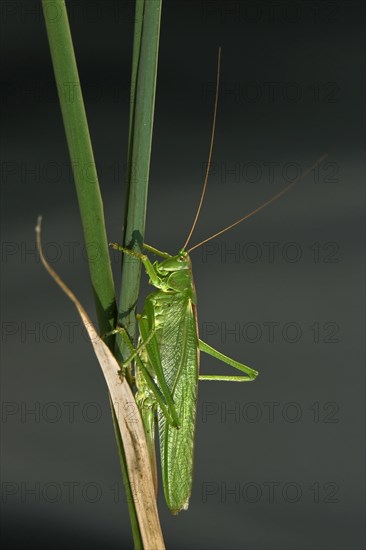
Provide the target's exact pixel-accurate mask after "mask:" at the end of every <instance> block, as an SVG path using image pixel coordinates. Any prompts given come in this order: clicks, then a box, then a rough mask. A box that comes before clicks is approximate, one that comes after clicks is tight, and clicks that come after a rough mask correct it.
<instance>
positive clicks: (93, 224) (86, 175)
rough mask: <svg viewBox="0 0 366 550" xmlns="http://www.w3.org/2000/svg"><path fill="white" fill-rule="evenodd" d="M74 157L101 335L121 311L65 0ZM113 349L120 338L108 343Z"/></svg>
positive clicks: (55, 11) (63, 88) (57, 26)
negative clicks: (117, 301)
mask: <svg viewBox="0 0 366 550" xmlns="http://www.w3.org/2000/svg"><path fill="white" fill-rule="evenodd" d="M42 7H43V13H44V18H45V23H46V28H47V35H48V41H49V45H50V50H51V56H52V63H53V68H54V73H55V79H56V84H57V89H58V94H59V100H60V105H61V111H62V117H63V122H64V127H65V132H66V138H67V143H68V148H69V154H70V158H71V163H72V167H73V174H74V180H75V186H76V191H77V196H78V202H79V208H80V215H81V220H82V225H83V231H84V239H85V244H86V248H87V251H88V265H89V272H90V277H91V281H92V287H93V294H94V300H95V306H96V312H97V317H98V324H99V330H100V332H101V334H106V333H108V332H110V331H111V330H112V329H114V328H115V326H116V321H117V308H116V303H115V293H114V284H113V278H112V270H111V265H110V258H109V250H108V242H107V235H106V230H105V220H104V212H103V203H102V198H101V194H100V189H99V182H98V175H97V171H96V165H95V161H94V155H93V149H92V145H91V140H90V135H89V128H88V123H87V118H86V113H85V108H84V102H83V96H82V91H81V86H80V80H79V74H78V69H77V65H76V59H75V54H74V48H73V44H72V38H71V32H70V27H69V21H68V16H67V10H66V5H65V2H64V0H52V2H50V1H47V0H42ZM106 343H107V345H108V346H109V347H110V348H111V349H112V348H113V345H114V338H113V337H109V338H108V339H106ZM111 407H112V418H113V425H114V430H115V434H116V440H117V446H118V450H119V457H120V463H121V470H122V476H123V481H124V486H125V490H126V496H127V503H128V508H129V513H130V520H131V527H132V533H133V538H134V543H135V548H142V539H141V534H140V530H139V527H138V522H137V515H136V509H135V505H134V502H133V499H132V496H131V495H132V493H131V487H130V484H129V479H128V474H127V465H126V461H125V453H124V449H123V444H122V440H121V435H120V432H119V427H118V423H117V421H116V417H115V412H114V409H113V406H112V404H111Z"/></svg>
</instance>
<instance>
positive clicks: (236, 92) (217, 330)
mask: <svg viewBox="0 0 366 550" xmlns="http://www.w3.org/2000/svg"><path fill="white" fill-rule="evenodd" d="M68 4H69V5H70V23H71V30H72V33H73V38H74V43H75V50H76V55H77V60H78V64H79V71H80V78H81V82H82V86H83V90H84V96H85V102H86V107H87V114H88V118H89V123H90V131H91V137H92V140H93V145H94V150H95V157H96V162H97V166H98V170H99V175H100V183H101V188H102V194H103V198H104V206H105V214H106V218H107V226H108V236H109V238H110V239H111V240H119V239H120V233H121V220H122V219H123V211H124V183H123V174H124V166H125V158H126V144H127V141H126V140H127V121H128V102H129V80H130V59H131V43H132V31H133V11H134V10H133V5H132V3H126V2H119V1H109V0H103V1H92V0H89V1H80V0H78V1H76V2H72V3H71V2H69V3H68ZM1 9H2V31H3V32H2V34H3V38H2V39H3V61H4V62H5V64H6V70H5V67H4V65H3V68H2V71H1V79H2V84H1V91H2V94H3V98H2V107H3V117H2V140H3V141H2V143H3V151H4V153H3V162H2V167H3V174H2V176H3V177H2V182H3V185H2V219H3V233H2V271H3V279H2V298H3V300H2V304H3V310H2V343H3V346H2V348H3V354H4V361H3V371H2V388H3V423H2V438H3V439H2V440H3V447H2V483H3V485H2V488H3V496H2V499H3V503H2V519H3V528H4V529H3V537H4V540H5V541H6V543H5V547H6V548H9V549H10V548H27V549H29V548H37V549H42V548H49V547H50V546H52V548H54V549H55V550H56V549H65V548H80V547H83V545H85V546H86V545H87V546H88V548H89V549H90V550H91V549H94V548H105V549H117V548H123V547H127V546H128V547H131V545H132V541H131V534H130V527H129V520H128V513H127V506H126V503H125V502H124V497H123V491H122V488H121V477H120V470H119V463H118V457H117V451H116V444H115V441H114V434H113V429H112V423H111V419H110V413H109V407H108V401H107V392H106V387H105V383H104V381H103V377H102V375H101V372H100V369H99V366H98V364H97V361H96V359H95V358H94V356H93V352H92V350H91V346H90V344H89V343H88V342H87V340H86V338H85V337H84V336H83V333H82V330H81V328H80V324H79V318H78V316H77V314H76V312H75V310H74V309H73V306H72V305H71V304H70V302H69V301H68V300H67V299H66V298H65V296H64V295H63V294H62V293H61V292H60V290H59V289H58V288H57V287H56V286H55V284H54V283H53V281H51V280H50V278H49V277H48V275H47V274H46V273H45V272H44V270H43V269H42V268H41V266H40V265H39V263H38V260H37V259H36V256H35V253H34V231H33V229H34V225H35V221H36V217H37V215H38V214H40V213H41V214H42V215H43V217H44V225H43V230H44V234H43V238H44V241H45V243H46V244H47V248H46V252H47V254H48V257H49V259H52V258H53V259H54V266H55V267H56V269H57V270H58V272H59V273H60V274H61V275H62V277H63V278H64V279H65V281H66V282H67V283H68V284H69V285H70V287H71V288H72V289H73V290H74V291H75V292H76V294H77V295H78V297H79V298H80V300H81V302H82V303H83V304H84V306H85V307H86V309H87V310H88V311H89V312H90V313H91V315H92V316H93V318H95V315H94V310H93V302H92V296H91V292H90V287H89V284H88V272H87V265H86V262H85V258H84V256H83V254H82V246H83V245H82V233H81V226H80V219H79V214H78V206H77V202H76V196H75V191H74V187H73V181H72V177H71V175H70V170H69V161H68V152H67V148H66V141H65V136H64V131H63V127H62V121H61V115H60V110H59V106H58V101H57V95H56V88H55V84H54V78H53V73H52V67H51V62H50V55H49V50H48V44H47V39H46V32H45V28H44V23H43V19H42V14H41V9H40V3H39V2H32V1H30V0H27V1H23V2H16V1H15V2H14V1H11V2H10V1H9V2H7V1H6V2H5V1H3V2H2V3H1ZM363 27H364V7H363V3H362V2H354V1H347V2H338V1H330V2H326V1H322V2H311V1H306V2H298V1H295V2H280V1H278V2H277V1H266V2H219V1H218V2H193V1H184V2H180V1H166V2H165V3H164V6H163V13H162V27H161V43H160V55H159V76H158V86H157V103H156V119H155V128H154V145H153V154H152V163H151V181H150V191H149V209H148V217H147V228H146V241H147V242H148V243H151V244H153V245H155V246H158V247H159V248H162V249H166V250H168V251H170V252H172V253H173V252H175V251H177V250H178V249H179V248H180V247H181V246H182V244H183V242H184V240H185V237H186V235H187V233H188V230H189V227H190V224H191V223H192V219H193V217H194V213H195V209H196V205H197V202H198V199H199V194H200V188H201V181H202V166H203V164H204V163H205V162H206V158H207V151H208V144H209V137H210V128H211V119H212V107H213V95H212V87H213V85H214V80H215V71H216V55H217V48H218V46H219V45H221V46H222V73H221V77H222V85H221V96H220V104H219V114H218V121H217V135H216V142H215V149H214V158H213V163H214V167H213V173H212V176H211V178H210V182H209V188H208V192H207V196H206V200H205V203H204V209H203V211H202V215H201V218H200V221H199V225H198V227H197V231H196V233H195V235H194V237H193V239H192V244H194V243H195V242H198V240H200V239H203V238H204V237H206V236H208V235H210V234H212V233H214V232H215V231H217V230H218V229H220V228H221V227H223V226H224V225H225V224H229V223H230V222H232V221H233V220H235V219H236V218H239V217H241V216H242V215H244V214H245V213H246V212H249V211H250V210H251V209H253V208H255V207H257V206H258V205H259V204H261V203H262V202H264V201H265V200H267V199H268V198H269V196H271V195H272V194H273V193H274V192H276V191H278V190H280V189H281V188H282V186H283V185H284V184H285V183H286V181H288V178H292V177H294V174H295V173H296V170H298V169H299V170H300V169H302V170H305V169H306V168H307V167H308V166H310V165H311V164H312V163H313V162H314V161H315V160H316V159H317V158H318V157H320V156H321V155H322V154H323V153H324V152H327V153H328V155H329V156H328V159H327V161H325V162H324V163H323V164H322V166H321V167H320V169H319V171H318V172H317V173H312V174H310V175H309V176H308V177H306V179H304V181H302V183H300V184H299V185H298V186H297V187H296V188H295V189H294V190H292V191H291V192H290V193H289V194H288V195H286V196H285V197H283V198H282V199H281V200H280V201H278V202H276V203H275V204H273V205H272V206H271V207H269V208H268V209H266V210H265V211H263V212H261V213H260V214H258V215H257V216H256V217H254V218H252V219H251V220H250V221H247V222H245V223H244V224H243V225H242V226H240V227H238V228H236V229H235V230H233V231H232V232H230V233H227V234H225V235H222V236H220V237H219V238H218V239H216V240H215V241H213V242H212V246H211V247H210V248H202V249H199V250H197V251H195V252H193V253H192V261H193V264H194V274H195V281H196V286H197V293H198V298H199V310H198V313H199V323H200V330H201V334H202V336H203V338H204V339H206V340H207V341H208V342H209V343H210V344H211V345H213V346H215V347H217V348H219V349H220V350H222V351H223V352H224V353H227V354H228V355H230V356H233V357H235V358H237V359H238V360H241V361H243V362H246V363H247V364H249V365H252V366H254V367H255V368H257V369H258V370H259V371H260V377H259V379H258V380H257V381H256V382H255V383H254V384H246V385H240V384H238V385H234V384H208V383H206V384H205V383H202V384H201V385H200V390H199V403H198V413H197V434H196V436H197V437H196V456H195V477H194V485H193V494H192V499H191V503H190V508H189V511H188V512H185V513H181V514H180V515H179V516H178V517H171V516H170V514H169V512H168V511H167V510H166V507H165V504H164V501H163V497H162V494H160V496H159V499H160V500H159V503H160V510H161V520H162V527H163V531H164V535H165V539H166V543H167V546H168V547H169V548H174V549H181V548H182V549H183V548H185V549H186V548H192V549H205V548H215V549H221V548H230V549H239V548H240V549H258V550H259V549H261V550H262V549H263V550H264V549H266V550H269V549H271V550H272V549H291V550H315V549H316V550H318V549H319V550H320V549H321V550H325V549H327V550H328V549H329V550H330V549H332V550H333V549H337V550H346V549H347V550H351V549H352V550H356V549H357V550H359V549H361V548H364V542H363V536H364V535H363V533H364V530H363V524H364V509H363V495H364V488H365V483H364V426H363V424H364V405H363V404H364V355H363V340H364V329H365V327H364V317H363V309H364V290H363V288H364V287H363V281H364V264H363V254H364V243H363V231H362V228H363V212H364V163H363V151H364V145H365V144H364V106H363V99H364V69H365V63H364V49H363V30H364V28H363ZM273 163H277V164H273ZM269 166H272V167H274V168H273V169H274V170H275V171H274V174H275V179H274V181H272V180H271V179H270V178H269ZM264 243H278V244H276V245H273V244H272V246H276V248H275V255H274V257H273V258H271V257H269V254H268V251H269V246H270V245H269V244H264ZM291 243H292V244H291ZM294 243H295V244H294ZM72 247H74V248H73V250H74V252H75V254H74V256H71V255H70V253H69V252H70V249H71V248H72ZM230 250H235V251H236V252H235V254H231V255H230V254H228V252H229V251H230ZM208 252H210V255H207V253H208ZM256 254H258V257H257V258H256V257H255V256H256ZM112 261H113V267H114V270H115V273H116V277H118V268H119V261H120V260H119V258H118V257H117V256H113V255H112ZM117 280H118V279H117ZM144 280H145V279H144ZM117 286H118V285H117ZM143 289H144V291H146V290H147V285H146V284H145V283H144V287H143ZM140 307H141V306H140ZM268 323H277V324H276V326H275V332H274V336H273V338H272V339H271V338H269V332H268V331H269V325H268ZM288 323H290V324H288ZM327 323H328V324H327ZM329 323H330V324H329ZM273 326H274V325H273ZM72 327H74V338H72V337H71V336H70V333H71V332H72ZM232 329H235V331H236V332H235V334H232V333H229V331H230V330H232ZM32 330H33V331H34V332H33V333H32V332H30V331H32ZM296 330H297V331H298V341H296V342H292V343H291V342H290V340H291V339H295V337H296ZM286 331H287V332H286ZM331 340H333V341H331ZM202 371H203V372H205V373H212V372H221V373H225V372H229V369H228V367H226V366H224V365H220V364H216V362H215V361H213V360H211V359H209V358H208V357H202ZM67 403H69V405H68V404H67ZM70 403H74V413H75V415H74V418H71V416H70V407H71V405H70ZM271 407H273V410H274V415H273V417H272V416H270V415H269V411H270V408H271ZM30 409H35V410H36V415H32V414H30V412H29V411H30ZM232 410H235V411H236V413H235V414H230V411H232ZM27 411H28V412H27ZM207 412H210V414H209V415H208V414H207ZM96 413H98V416H97V417H95V414H96ZM93 419H95V421H94V422H93V421H92V420H93ZM70 484H74V488H75V494H74V498H73V499H72V498H71V497H70V494H69V491H68V487H70ZM88 484H92V485H88ZM271 487H272V489H273V493H272V492H271V491H270V488H271ZM32 488H36V489H37V494H36V496H34V495H32V494H30V493H27V491H28V490H30V489H32ZM95 488H97V489H98V491H99V494H97V493H96V492H95V491H94V489H95ZM207 489H209V490H210V491H211V492H210V493H209V494H208V493H207ZM233 489H234V490H235V491H236V493H235V494H232V493H229V492H228V491H230V490H233ZM118 495H119V497H118ZM94 497H95V500H96V502H94V503H93V502H91V501H92V500H93V499H94ZM52 501H54V502H52ZM116 501H117V502H116ZM291 501H296V502H291Z"/></svg>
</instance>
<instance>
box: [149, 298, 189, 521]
mask: <svg viewBox="0 0 366 550" xmlns="http://www.w3.org/2000/svg"><path fill="white" fill-rule="evenodd" d="M193 308H194V306H193V304H192V302H191V300H190V299H189V298H187V297H186V296H183V297H178V296H175V297H174V299H173V300H171V302H170V305H169V307H168V308H164V311H165V312H166V314H165V315H164V319H163V318H160V323H161V325H160V327H161V330H159V344H160V346H159V347H160V356H161V362H162V367H163V371H164V375H165V378H166V381H167V384H168V386H169V389H170V390H171V392H172V396H173V400H174V405H175V408H176V411H177V415H178V419H179V426H180V427H179V429H177V428H174V427H173V426H172V425H171V424H169V422H167V421H166V418H165V416H164V415H163V414H162V413H161V411H159V413H158V419H159V436H160V454H161V466H162V477H163V486H164V493H165V499H166V502H167V505H168V507H169V508H170V510H171V511H172V513H173V514H177V513H178V512H179V511H180V510H182V509H187V508H188V502H189V497H190V495H191V488H192V475H193V451H194V433H195V422H196V406H197V383H198V366H199V363H198V362H199V349H198V336H197V322H196V316H195V312H194V309H193Z"/></svg>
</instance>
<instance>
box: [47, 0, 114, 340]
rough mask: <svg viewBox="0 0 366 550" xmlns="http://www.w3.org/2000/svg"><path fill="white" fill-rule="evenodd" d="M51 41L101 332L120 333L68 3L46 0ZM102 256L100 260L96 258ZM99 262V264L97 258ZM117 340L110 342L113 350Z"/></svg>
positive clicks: (61, 0) (60, 0) (101, 206)
mask: <svg viewBox="0 0 366 550" xmlns="http://www.w3.org/2000/svg"><path fill="white" fill-rule="evenodd" d="M42 6H43V12H44V17H45V22H46V28H47V35H48V41H49V45H50V50H51V56H52V63H53V68H54V72H55V78H56V84H57V89H58V94H59V100H60V105H61V111H62V118H63V122H64V127H65V132H66V138H67V144H68V148H69V154H70V159H71V164H72V167H73V174H74V180H75V186H76V192H77V196H78V201H79V208H80V214H81V221H82V225H83V231H84V238H85V244H86V249H87V251H88V264H89V272H90V277H91V281H92V287H93V293H94V299H95V305H96V311H97V317H98V323H99V328H100V331H101V333H102V334H105V333H107V332H110V331H111V330H112V329H113V328H114V327H115V321H116V304H115V293H114V284H113V278H112V270H111V265H110V257H109V250H108V241H107V235H106V230H105V222H104V212H103V203H102V198H101V194H100V189H99V182H98V174H97V170H96V166H95V161H94V155H93V149H92V144H91V141H90V135H89V128H88V123H87V119H86V114H85V108H84V102H83V96H82V91H81V86H80V80H79V74H78V69H77V65H76V60H75V55H74V48H73V44H72V38H71V33H70V27H69V22H68V16H67V11H66V5H65V2H64V0H53V1H52V5H51V3H50V2H49V1H47V0H42ZM96 250H97V252H98V253H97V254H96ZM96 256H97V260H95V257H96ZM112 341H113V340H112V339H111V340H110V341H109V342H108V344H109V345H112Z"/></svg>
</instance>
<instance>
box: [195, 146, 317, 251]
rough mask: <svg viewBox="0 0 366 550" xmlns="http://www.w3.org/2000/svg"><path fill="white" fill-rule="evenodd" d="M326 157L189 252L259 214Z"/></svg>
mask: <svg viewBox="0 0 366 550" xmlns="http://www.w3.org/2000/svg"><path fill="white" fill-rule="evenodd" d="M326 157H327V155H323V156H322V157H320V159H318V160H317V161H316V162H315V163H314V164H313V165H312V166H310V168H308V169H307V170H305V172H304V173H303V174H301V176H299V177H298V178H296V179H295V180H294V181H293V182H291V183H290V184H289V185H287V187H285V188H284V189H282V191H280V192H279V193H277V194H276V195H274V196H273V197H271V198H270V199H268V201H266V202H265V203H263V204H261V206H258V208H256V209H255V210H252V211H251V212H249V214H246V215H245V216H244V217H243V218H240V220H237V221H236V222H234V223H232V224H231V225H228V226H227V227H225V228H224V229H221V231H218V232H217V233H215V234H214V235H211V237H208V238H207V239H205V240H204V241H201V242H200V243H198V244H195V245H194V246H192V248H190V249H189V250H187V252H188V253H189V252H192V250H194V249H195V248H198V247H199V246H201V245H203V244H205V243H207V242H208V241H211V240H212V239H214V238H215V237H218V236H219V235H222V234H223V233H225V231H229V229H232V228H233V227H235V226H236V225H239V223H241V222H243V221H244V220H247V219H248V218H251V217H252V216H254V214H257V212H260V211H261V210H263V208H266V206H268V205H269V204H271V203H272V202H274V201H275V200H277V199H279V198H280V197H282V195H284V194H285V193H287V191H289V190H290V189H291V187H293V186H294V185H295V184H296V183H298V182H299V181H300V180H302V179H303V178H304V177H305V176H306V175H307V174H308V173H309V172H311V170H314V168H316V167H317V166H318V164H320V163H321V162H322V161H323V160H324V159H325V158H326Z"/></svg>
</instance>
